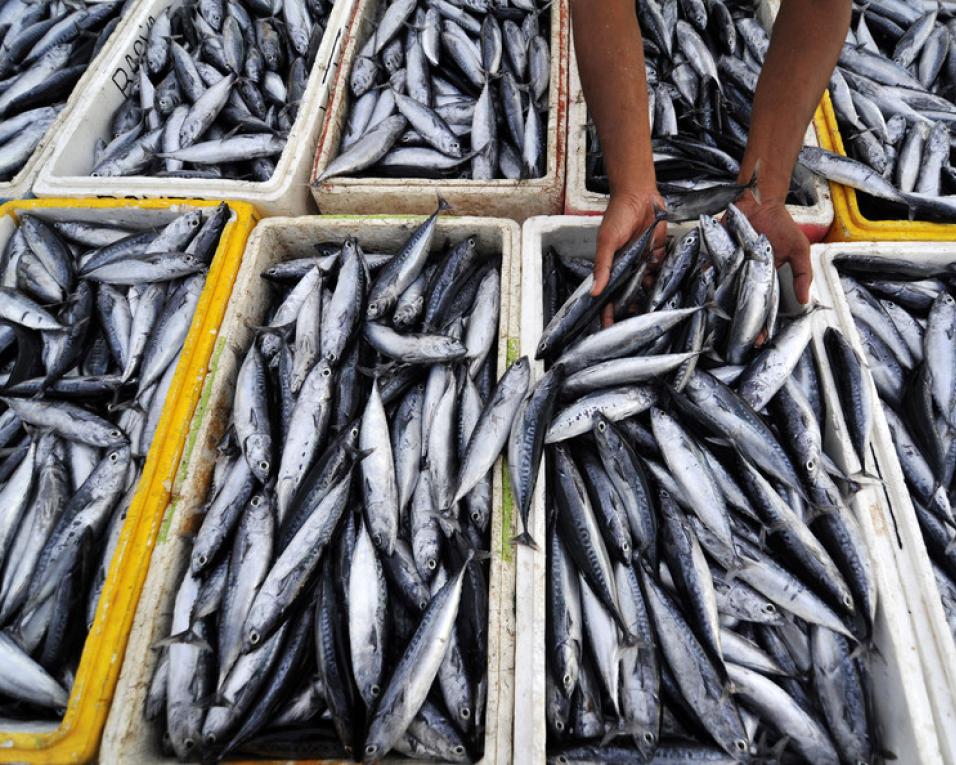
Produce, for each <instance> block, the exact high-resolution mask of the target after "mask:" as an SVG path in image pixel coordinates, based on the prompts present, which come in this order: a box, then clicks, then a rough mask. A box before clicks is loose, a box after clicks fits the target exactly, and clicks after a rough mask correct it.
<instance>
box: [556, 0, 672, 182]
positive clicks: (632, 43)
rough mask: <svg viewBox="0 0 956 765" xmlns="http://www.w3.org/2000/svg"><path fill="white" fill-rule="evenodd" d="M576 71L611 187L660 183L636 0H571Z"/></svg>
mask: <svg viewBox="0 0 956 765" xmlns="http://www.w3.org/2000/svg"><path fill="white" fill-rule="evenodd" d="M571 9H572V21H573V24H574V40H575V43H574V44H575V54H576V56H577V61H578V72H579V73H580V75H581V84H582V86H583V87H584V94H585V96H586V98H587V102H588V110H589V111H590V114H591V118H592V119H593V120H594V124H595V126H596V127H597V132H598V137H599V138H600V140H601V151H602V152H603V154H604V164H605V167H606V168H607V174H608V183H609V184H610V187H611V192H612V193H619V192H623V193H628V192H637V193H640V192H648V191H652V190H654V189H655V188H656V185H657V184H656V180H655V177H654V159H653V155H652V152H651V128H650V124H649V121H648V116H647V74H646V73H645V71H644V48H643V44H642V42H641V30H640V26H639V25H638V22H637V14H636V12H635V9H634V0H598V2H595V1H594V0H572V3H571Z"/></svg>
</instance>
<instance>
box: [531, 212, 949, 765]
mask: <svg viewBox="0 0 956 765" xmlns="http://www.w3.org/2000/svg"><path fill="white" fill-rule="evenodd" d="M598 225H599V221H598V220H597V219H596V218H594V217H590V218H583V217H572V216H560V217H541V218H534V219H532V220H529V221H527V222H526V223H525V224H524V226H523V229H522V251H523V253H524V268H523V272H522V296H521V308H522V322H521V329H522V334H521V347H522V352H523V353H527V354H533V353H534V349H535V348H536V346H537V343H538V338H539V337H540V335H541V330H542V324H543V309H542V293H541V284H542V281H541V260H542V254H543V252H544V251H545V250H546V248H548V247H554V248H555V249H557V250H558V251H559V252H562V253H569V254H574V255H576V256H581V257H593V253H594V246H595V241H596V237H597V227H598ZM686 228H687V227H686V226H684V227H679V228H678V230H677V232H675V233H676V235H680V232H681V231H682V230H686ZM813 249H814V250H818V249H819V248H817V247H815V248H813ZM784 294H785V295H786V290H784ZM816 296H817V298H818V299H819V300H820V301H821V302H823V303H826V300H827V295H826V293H825V292H823V290H820V289H819V288H818V291H817V295H816ZM835 321H836V319H835V317H833V315H832V311H829V310H820V311H818V312H817V317H816V319H815V320H814V322H815V323H814V353H815V354H816V355H817V357H818V359H819V360H820V361H821V362H822V365H823V367H824V374H823V390H824V395H825V398H826V400H827V402H828V403H829V405H828V406H827V407H826V409H827V412H828V417H827V422H826V423H825V424H824V427H825V438H826V444H827V450H828V452H829V453H830V454H831V455H832V456H833V457H834V459H835V460H836V461H837V464H838V465H839V466H840V467H842V468H844V469H846V470H850V471H852V472H856V469H855V468H854V466H853V463H852V460H853V456H852V455H853V450H852V448H851V447H850V446H849V441H848V436H847V429H846V425H845V423H844V422H843V419H842V414H841V413H840V412H839V411H838V410H839V407H837V406H834V402H835V398H834V397H835V390H834V385H833V381H832V378H831V376H830V373H829V369H828V368H827V366H826V358H825V355H824V356H821V355H820V354H821V352H822V350H823V349H822V346H821V345H820V337H821V336H822V332H823V329H824V328H825V327H826V326H827V325H828V324H832V323H834V322H835ZM536 371H537V372H539V373H540V372H541V371H542V368H541V366H538V367H537V369H536ZM841 463H842V464H841ZM544 482H545V475H544V471H543V470H542V471H541V473H540V474H539V480H538V484H537V486H536V488H535V495H534V499H533V505H532V511H531V526H532V535H533V536H534V537H535V538H536V539H544V538H545V520H544V515H545V513H544V501H545V500H544V497H545V494H544V491H545V487H544ZM850 506H851V509H852V510H853V511H854V513H855V515H856V517H857V519H858V520H859V521H860V524H861V526H862V528H863V532H864V537H865V539H866V542H867V544H868V545H869V548H870V550H871V554H872V556H873V559H874V560H875V561H876V562H877V563H878V564H879V565H877V566H876V567H875V569H876V574H877V577H878V583H877V584H878V587H879V591H880V600H879V607H878V611H877V620H876V625H875V634H874V642H875V645H876V646H877V649H878V650H879V652H880V654H881V655H882V657H883V659H882V660H881V659H880V658H879V657H878V656H877V657H875V658H874V659H872V660H871V661H870V662H869V669H870V674H871V677H872V678H873V684H874V694H873V696H874V699H875V701H876V705H877V717H878V723H879V725H880V726H881V727H882V729H883V732H884V740H883V742H882V744H883V746H884V747H885V748H887V749H889V750H891V751H893V752H894V753H896V755H897V757H898V761H899V762H912V763H939V762H941V761H942V760H941V758H940V754H939V747H938V746H937V733H936V725H934V720H933V716H932V713H931V711H930V703H929V699H928V697H927V692H926V686H925V684H924V682H923V677H922V668H921V665H920V651H919V649H918V643H917V636H918V635H919V637H920V639H921V640H922V639H923V636H922V629H920V627H921V624H922V623H921V622H920V621H919V620H917V619H915V618H914V617H913V616H911V614H910V612H909V611H908V610H907V604H906V603H905V602H904V600H903V591H902V587H901V584H900V580H899V577H898V575H897V571H896V567H895V565H892V563H893V561H894V560H895V554H894V551H893V547H894V545H895V540H896V537H895V531H894V523H893V518H892V515H891V513H890V510H889V507H888V506H887V504H886V503H885V501H884V500H883V497H882V496H881V495H880V493H879V492H877V491H876V490H874V489H872V488H868V489H865V490H864V491H861V492H860V493H859V494H857V495H856V497H855V498H854V499H853V501H852V502H851V503H850ZM913 522H914V523H915V519H914V521H913ZM545 565H546V560H545V555H544V552H543V551H542V550H531V549H529V548H520V549H519V550H518V556H517V574H516V587H517V590H518V592H520V593H522V597H521V598H519V599H518V601H517V607H516V613H515V621H516V624H517V636H518V637H517V643H516V645H515V667H516V672H515V708H516V709H520V710H523V714H520V715H516V716H515V733H514V751H515V762H516V763H518V762H520V763H528V764H529V765H540V764H541V763H543V762H545V757H546V745H547V724H546V720H545V652H546V644H545V598H546V581H545ZM917 630H919V631H917Z"/></svg>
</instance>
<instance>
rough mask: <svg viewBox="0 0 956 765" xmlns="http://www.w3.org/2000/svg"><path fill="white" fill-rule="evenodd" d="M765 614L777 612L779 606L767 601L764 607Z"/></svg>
mask: <svg viewBox="0 0 956 765" xmlns="http://www.w3.org/2000/svg"><path fill="white" fill-rule="evenodd" d="M763 610H764V613H765V614H775V613H776V612H777V607H776V606H775V605H774V604H773V603H766V604H764V607H763Z"/></svg>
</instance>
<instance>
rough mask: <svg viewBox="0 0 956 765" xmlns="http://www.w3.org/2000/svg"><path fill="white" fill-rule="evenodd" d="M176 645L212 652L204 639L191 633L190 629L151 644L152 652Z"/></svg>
mask: <svg viewBox="0 0 956 765" xmlns="http://www.w3.org/2000/svg"><path fill="white" fill-rule="evenodd" d="M177 643H186V644H187V645H193V646H196V647H197V648H199V649H201V650H203V651H212V646H211V645H209V643H208V642H207V641H206V639H205V638H204V637H202V636H200V635H197V634H196V633H195V632H193V630H192V628H191V627H190V628H189V629H187V630H183V631H182V632H177V633H176V634H175V635H170V636H169V637H167V638H163V639H162V640H157V641H156V642H155V643H153V650H159V649H160V648H164V647H166V646H171V645H176V644H177Z"/></svg>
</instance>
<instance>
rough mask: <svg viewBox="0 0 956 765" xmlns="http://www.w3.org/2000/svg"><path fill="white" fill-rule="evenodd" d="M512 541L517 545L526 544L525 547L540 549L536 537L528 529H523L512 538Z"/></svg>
mask: <svg viewBox="0 0 956 765" xmlns="http://www.w3.org/2000/svg"><path fill="white" fill-rule="evenodd" d="M511 543H512V544H516V545H524V546H525V547H530V548H531V549H532V550H538V549H540V548H539V547H538V545H537V543H536V542H535V541H534V537H532V536H531V534H530V533H528V532H527V531H522V532H521V533H520V534H518V535H517V536H516V537H514V538H512V540H511Z"/></svg>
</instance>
